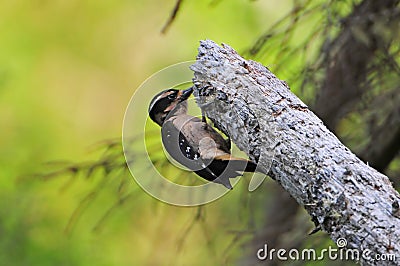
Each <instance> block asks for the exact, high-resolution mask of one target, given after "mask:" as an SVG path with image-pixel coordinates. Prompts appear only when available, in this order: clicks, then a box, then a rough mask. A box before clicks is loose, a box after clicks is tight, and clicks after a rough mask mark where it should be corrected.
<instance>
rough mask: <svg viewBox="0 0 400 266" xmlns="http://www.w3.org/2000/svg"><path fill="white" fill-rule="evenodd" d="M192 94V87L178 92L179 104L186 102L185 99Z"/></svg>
mask: <svg viewBox="0 0 400 266" xmlns="http://www.w3.org/2000/svg"><path fill="white" fill-rule="evenodd" d="M192 92H193V87H190V88H189V89H186V90H183V91H180V93H179V94H180V95H179V102H183V101H184V100H186V99H187V98H189V97H190V95H191V94H192Z"/></svg>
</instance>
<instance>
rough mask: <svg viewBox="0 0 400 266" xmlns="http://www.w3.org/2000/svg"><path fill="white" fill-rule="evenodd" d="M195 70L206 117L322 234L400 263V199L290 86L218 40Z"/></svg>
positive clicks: (202, 50)
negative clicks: (342, 239)
mask: <svg viewBox="0 0 400 266" xmlns="http://www.w3.org/2000/svg"><path fill="white" fill-rule="evenodd" d="M192 70H193V71H194V79H193V81H194V85H195V86H194V93H195V97H196V100H197V103H198V104H199V106H200V107H201V108H202V110H203V112H204V113H205V114H206V115H207V117H209V118H210V119H211V120H213V121H214V122H215V124H216V125H217V126H218V127H219V128H220V129H221V130H222V131H224V132H225V133H227V134H228V135H229V136H230V137H231V139H232V141H233V142H234V143H235V144H236V145H237V146H238V147H239V148H240V149H241V150H243V151H245V152H246V153H247V154H248V155H249V157H250V158H251V159H252V160H253V161H255V162H258V165H259V167H260V169H261V170H262V171H264V172H268V174H269V176H271V177H272V178H274V179H275V180H276V181H277V182H279V183H280V184H281V185H282V187H283V188H284V189H285V190H286V191H288V192H289V193H290V195H291V196H292V197H293V198H295V199H296V201H297V202H298V203H299V204H300V205H302V206H303V207H304V208H305V209H306V210H307V212H308V213H309V214H310V216H311V218H312V221H313V222H314V223H315V224H316V225H317V226H318V227H320V228H321V229H322V230H324V231H326V232H327V233H328V234H329V235H330V237H331V238H332V239H333V240H334V241H336V240H337V239H339V238H344V239H346V240H347V248H352V249H358V250H360V251H363V250H366V249H368V250H369V251H370V252H371V254H372V256H374V254H388V253H390V254H395V255H396V258H397V261H399V259H400V257H399V255H400V243H399V241H398V240H399V239H400V219H399V217H400V216H399V214H398V212H399V211H398V205H399V202H400V196H399V194H398V193H397V192H396V191H395V190H394V188H393V187H392V184H391V183H390V181H389V179H388V178H387V177H386V176H385V175H383V174H381V173H379V172H378V171H376V170H375V169H373V168H371V167H369V166H368V165H366V164H365V163H363V162H362V161H361V160H360V159H359V158H357V157H356V156H355V155H354V154H353V153H352V152H351V151H350V150H349V149H348V148H347V147H345V146H344V145H343V144H342V143H341V142H340V141H339V140H338V139H337V138H336V136H335V135H334V134H333V133H331V132H330V131H329V130H328V129H327V128H326V127H325V126H324V124H323V123H322V121H321V120H320V119H319V118H318V117H317V116H316V115H315V114H314V113H312V112H311V111H310V110H309V109H308V107H307V106H306V105H305V104H304V103H303V102H302V101H301V100H300V99H298V98H297V97H296V96H295V95H294V94H293V93H291V92H290V89H289V87H288V86H287V84H286V83H285V82H283V81H281V80H279V79H278V78H277V77H276V76H275V75H274V74H273V73H271V72H270V71H269V70H268V69H267V68H266V67H264V66H262V65H261V64H259V63H256V62H254V61H251V60H245V59H243V58H242V57H240V56H239V55H238V54H237V53H236V52H235V51H234V50H233V49H232V48H230V47H229V46H227V45H223V46H222V47H219V46H218V45H216V44H215V43H214V42H212V41H202V42H201V45H200V47H199V54H198V57H197V62H196V63H195V64H194V65H193V66H192ZM271 151H273V157H271V156H272V153H271ZM361 262H364V263H365V264H367V265H374V264H375V263H376V262H374V261H370V260H365V259H363V258H361ZM389 263H390V262H389ZM394 263H395V262H394Z"/></svg>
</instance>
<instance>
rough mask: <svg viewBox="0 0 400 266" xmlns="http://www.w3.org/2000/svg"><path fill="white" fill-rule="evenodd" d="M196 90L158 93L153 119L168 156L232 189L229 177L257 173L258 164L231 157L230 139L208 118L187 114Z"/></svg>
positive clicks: (152, 109) (151, 114)
mask: <svg viewBox="0 0 400 266" xmlns="http://www.w3.org/2000/svg"><path fill="white" fill-rule="evenodd" d="M192 92H193V88H192V87H191V88H189V89H186V90H176V89H167V90H164V91H162V92H160V93H158V94H157V95H156V96H154V98H153V99H152V101H151V102H150V106H149V116H150V118H151V119H152V120H153V121H154V122H155V123H157V124H158V125H159V126H161V136H162V143H163V145H164V147H165V150H166V151H167V152H168V154H169V155H170V156H171V157H172V158H173V159H175V160H176V161H177V162H179V163H180V164H182V165H184V166H185V167H187V168H189V170H191V171H193V172H195V173H196V174H197V175H199V176H200V177H202V178H204V179H206V180H208V181H212V182H214V183H219V184H222V185H224V186H225V187H226V188H228V189H232V185H231V183H230V181H229V178H235V177H237V176H241V175H243V172H254V171H255V170H256V166H257V165H256V164H255V163H253V162H251V161H249V160H246V159H243V158H236V157H233V156H232V155H231V152H230V149H231V147H230V146H231V145H230V139H229V138H228V140H225V139H224V138H223V137H222V136H221V135H220V134H219V133H218V132H217V131H216V130H215V129H214V128H213V127H211V126H210V125H209V124H208V123H207V121H206V119H205V117H204V116H203V117H202V119H200V118H198V117H194V116H191V115H188V114H187V101H186V100H187V99H188V98H189V97H190V95H191V94H192Z"/></svg>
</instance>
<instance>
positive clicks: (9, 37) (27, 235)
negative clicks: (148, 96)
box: [0, 0, 289, 265]
mask: <svg viewBox="0 0 400 266" xmlns="http://www.w3.org/2000/svg"><path fill="white" fill-rule="evenodd" d="M174 4H175V1H171V0H169V1H154V0H150V1H107V0H100V1H76V0H68V1H64V0H55V1H46V0H37V1H36V0H35V1H23V0H22V1H19V0H17V1H1V3H0V121H1V128H2V130H1V131H0V145H1V149H0V158H1V159H0V169H1V171H0V175H1V179H0V182H1V186H0V197H1V200H0V204H1V206H0V250H1V251H0V262H1V264H2V265H56V264H59V265H89V264H90V265H95V264H96V265H121V264H122V265H134V264H142V263H144V264H148V265H152V264H158V263H160V262H161V261H164V260H165V261H169V263H170V264H173V263H174V262H176V263H179V262H181V263H184V262H185V261H186V263H188V262H189V261H193V259H194V260H195V261H198V262H199V263H201V262H202V261H207V260H208V258H207V257H205V256H204V255H206V254H208V251H204V250H206V248H204V246H206V244H205V242H204V238H201V233H197V236H196V237H195V238H193V239H192V241H195V242H198V243H197V244H192V245H190V249H189V248H188V250H185V252H181V253H180V255H175V254H174V253H175V252H176V247H175V246H176V244H174V243H175V242H176V239H177V238H179V237H180V235H181V234H182V230H183V229H182V227H184V226H185V225H186V224H187V223H189V222H190V220H188V219H189V218H190V217H191V216H193V215H195V214H196V210H191V209H189V208H177V207H172V206H168V205H165V206H163V205H160V206H159V207H155V206H156V205H157V204H156V203H154V201H156V200H155V199H152V198H150V197H149V196H147V195H145V194H144V193H143V195H140V196H138V198H139V201H138V202H135V203H134V205H135V206H134V208H133V207H131V208H125V209H121V210H120V213H118V214H116V215H113V216H112V218H111V220H110V221H109V222H107V223H106V225H105V226H104V230H102V232H93V230H92V228H93V227H94V226H95V225H96V223H97V222H98V220H99V219H100V217H101V215H102V214H103V212H105V211H106V209H107V208H108V207H109V206H110V205H112V194H113V192H112V190H111V191H110V192H109V194H110V195H108V196H107V195H106V196H104V198H103V199H101V200H99V201H98V202H96V203H94V204H93V205H92V206H91V209H90V210H88V211H87V212H86V213H84V215H83V217H81V218H80V220H79V222H78V223H77V226H75V228H74V230H72V232H71V233H69V234H67V233H65V227H66V226H67V222H68V220H69V219H70V216H71V214H72V213H73V211H74V210H75V208H76V206H77V205H78V204H79V202H80V201H81V200H82V198H84V197H85V195H86V193H87V191H88V190H89V189H90V188H91V187H92V186H93V184H92V183H91V182H86V181H81V180H77V181H76V183H75V184H73V185H72V186H70V187H69V188H68V189H63V188H64V187H63V184H64V182H65V180H67V179H68V177H64V178H56V179H51V180H44V179H41V178H33V179H29V181H27V179H25V178H24V177H25V176H30V175H31V174H33V173H37V172H39V173H41V172H43V171H45V170H46V169H47V168H48V167H49V166H48V165H46V164H44V163H45V162H47V161H53V160H68V161H80V160H87V159H88V158H91V157H93V156H94V155H93V154H92V153H91V152H90V149H89V148H88V147H89V146H90V145H91V144H93V143H96V142H98V141H100V140H103V139H109V138H113V137H118V136H120V135H121V128H122V120H123V115H124V111H125V108H126V106H127V104H128V102H129V99H130V97H131V96H132V94H133V92H134V91H135V89H136V88H137V87H138V86H139V85H140V84H141V83H142V82H143V81H144V80H145V79H146V78H147V77H149V76H150V75H151V74H153V73H154V72H156V71H158V70H160V69H161V68H164V67H166V66H168V65H170V64H174V63H178V62H181V61H187V60H194V59H195V56H196V54H197V47H198V45H199V40H202V39H205V38H209V39H212V40H214V41H216V42H225V43H228V44H230V45H231V46H233V47H234V48H236V49H238V50H239V51H240V50H241V49H243V48H245V47H246V46H248V45H249V43H250V41H254V39H255V38H256V37H257V35H258V34H260V33H261V32H262V31H263V30H264V29H265V27H266V26H267V25H269V24H271V23H272V22H273V20H274V19H276V18H277V17H278V16H279V14H280V13H284V12H285V10H286V9H288V8H289V3H286V2H285V1H259V2H254V3H253V2H251V1H237V0H236V1H221V3H216V4H211V2H210V1H187V2H185V3H184V4H183V6H182V9H183V11H182V12H180V13H179V14H178V16H177V19H176V21H174V23H173V24H172V25H171V27H170V29H169V30H168V32H167V33H166V34H164V35H163V34H161V33H160V32H161V29H162V27H163V25H164V24H165V23H166V21H167V19H168V17H169V16H170V13H171V10H172V9H173V7H174ZM272 7H273V8H272ZM160 89H162V88H160ZM21 177H22V179H21ZM129 180H130V181H131V183H132V184H130V186H132V187H135V186H136V184H135V183H134V181H133V179H129ZM140 193H141V192H140ZM106 194H107V193H106ZM136 200H137V199H136ZM132 204H133V203H132ZM154 208H156V210H153V209H154ZM154 212H157V214H155V213H154ZM208 218H209V219H217V218H213V217H212V215H209V216H208ZM210 234H211V233H210ZM198 238H199V239H198ZM182 253H184V254H183V255H182Z"/></svg>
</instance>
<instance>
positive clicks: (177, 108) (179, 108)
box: [149, 87, 193, 126]
mask: <svg viewBox="0 0 400 266" xmlns="http://www.w3.org/2000/svg"><path fill="white" fill-rule="evenodd" d="M192 92H193V88H192V87H190V88H189V89H186V90H175V89H168V90H164V91H162V92H160V93H158V94H157V95H156V96H154V98H153V100H151V102H150V105H149V115H150V118H151V120H153V121H154V122H156V123H157V124H158V125H159V126H162V124H163V123H164V121H165V119H166V118H167V116H168V115H177V114H181V113H186V111H187V103H186V101H185V100H187V98H189V96H190V95H191V94H192Z"/></svg>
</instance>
